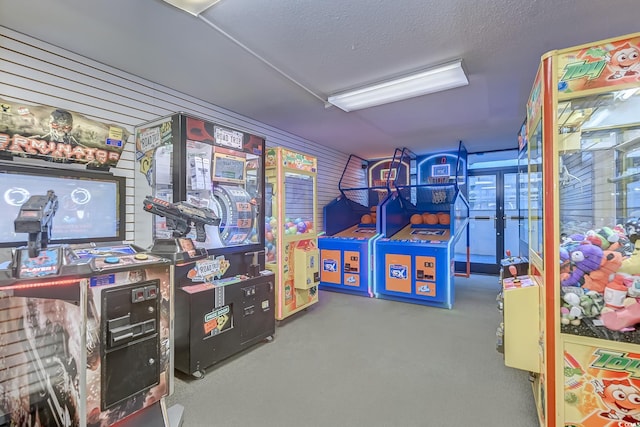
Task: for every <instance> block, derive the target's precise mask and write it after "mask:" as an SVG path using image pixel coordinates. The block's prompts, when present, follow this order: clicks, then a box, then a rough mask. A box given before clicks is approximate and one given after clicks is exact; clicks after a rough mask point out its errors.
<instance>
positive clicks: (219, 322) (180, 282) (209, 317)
mask: <svg viewBox="0 0 640 427" xmlns="http://www.w3.org/2000/svg"><path fill="white" fill-rule="evenodd" d="M136 150H137V158H138V161H139V164H140V172H141V173H142V174H144V176H145V177H146V182H145V181H144V180H141V179H138V180H137V181H138V182H137V187H138V189H139V190H140V191H137V193H136V194H139V195H141V196H142V195H146V196H148V195H149V194H150V195H151V196H150V197H147V199H146V200H142V199H141V198H140V200H139V202H140V204H139V206H142V207H144V206H146V205H148V204H149V203H150V201H151V202H153V204H155V206H156V208H158V209H160V210H161V211H163V212H164V213H165V216H164V217H163V216H162V215H154V216H153V217H152V218H153V221H152V223H151V221H149V222H150V223H151V224H148V225H149V226H151V227H149V226H147V227H145V224H140V225H139V226H137V227H136V238H137V239H138V240H137V241H138V242H144V241H145V240H147V241H148V240H149V238H150V237H151V236H153V239H154V240H155V241H156V244H155V245H154V250H157V251H158V253H160V254H162V255H163V256H169V257H171V258H172V259H175V260H176V262H177V265H176V273H175V283H176V291H175V294H176V297H175V304H176V310H175V311H176V318H175V348H176V355H175V367H176V369H178V370H179V371H181V372H184V373H186V374H189V375H193V376H195V377H196V378H200V377H202V376H203V375H204V373H205V369H206V368H207V367H209V366H211V365H213V364H215V363H217V362H219V361H221V360H222V359H224V358H226V357H229V356H231V355H233V354H235V353H237V352H239V351H242V350H244V349H246V348H248V347H249V346H251V345H253V344H255V343H257V342H260V341H263V340H271V339H272V338H273V335H274V332H275V313H274V310H275V300H274V293H275V286H274V275H273V273H271V272H270V271H268V270H266V269H265V256H264V247H265V244H264V206H265V205H264V170H265V169H264V155H265V151H264V150H265V145H264V138H261V137H258V136H255V135H251V134H249V133H247V132H241V131H238V130H236V129H232V128H229V127H227V126H222V125H218V124H215V123H211V122H207V121H205V120H202V119H199V118H195V117H189V116H186V115H184V114H174V115H172V116H170V117H165V118H161V119H158V120H157V121H154V122H151V123H147V124H143V125H141V126H139V127H138V128H136ZM138 176H140V175H138ZM183 202H184V203H186V204H187V205H188V206H191V207H192V208H188V206H186V205H185V206H183V208H184V207H186V208H187V211H188V212H187V213H190V214H194V213H195V212H194V210H193V208H201V209H205V210H206V211H207V212H209V213H208V214H207V216H210V217H211V218H210V219H214V221H212V222H207V223H204V224H202V226H201V227H198V226H196V227H194V228H193V229H191V230H189V231H188V232H186V234H185V233H183V232H184V231H185V230H184V227H183V228H182V230H178V233H176V228H175V225H176V223H175V221H174V220H171V215H169V216H166V214H167V212H168V211H167V209H168V208H170V207H171V206H173V207H175V204H179V203H183ZM163 203H164V206H163ZM182 210H184V209H182ZM215 218H217V219H215ZM188 222H189V221H188ZM161 240H164V242H160V241H161ZM167 240H168V242H167ZM191 244H193V247H191ZM171 247H173V248H174V249H171ZM171 251H174V252H175V254H176V255H175V256H170V255H169V254H170V252H171ZM203 254H205V255H206V256H204V257H203V256H202V255H203Z"/></svg>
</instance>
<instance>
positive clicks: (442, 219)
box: [438, 212, 451, 225]
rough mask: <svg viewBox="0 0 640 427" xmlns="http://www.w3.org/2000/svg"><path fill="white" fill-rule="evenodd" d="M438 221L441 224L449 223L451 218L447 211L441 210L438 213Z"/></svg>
mask: <svg viewBox="0 0 640 427" xmlns="http://www.w3.org/2000/svg"><path fill="white" fill-rule="evenodd" d="M438 222H439V223H440V224H442V225H449V223H450V222H451V218H450V216H449V214H448V213H444V212H441V213H439V214H438Z"/></svg>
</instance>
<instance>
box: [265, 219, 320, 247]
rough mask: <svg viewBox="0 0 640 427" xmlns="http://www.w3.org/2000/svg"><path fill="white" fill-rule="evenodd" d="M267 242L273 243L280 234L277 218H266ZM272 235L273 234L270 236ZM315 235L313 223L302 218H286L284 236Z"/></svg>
mask: <svg viewBox="0 0 640 427" xmlns="http://www.w3.org/2000/svg"><path fill="white" fill-rule="evenodd" d="M264 228H265V240H266V241H267V242H272V241H274V240H275V239H276V235H277V233H278V220H277V219H276V218H275V217H266V218H265V224H264ZM269 233H271V234H269ZM305 233H313V222H312V221H305V220H304V219H302V218H296V219H293V220H292V219H290V218H286V219H285V221H284V234H285V235H291V234H305Z"/></svg>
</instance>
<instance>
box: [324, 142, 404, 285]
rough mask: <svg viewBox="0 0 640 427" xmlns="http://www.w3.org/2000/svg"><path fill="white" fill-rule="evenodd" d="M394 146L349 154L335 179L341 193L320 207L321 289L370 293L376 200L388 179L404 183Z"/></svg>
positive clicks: (386, 189)
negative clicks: (379, 154) (385, 152)
mask: <svg viewBox="0 0 640 427" xmlns="http://www.w3.org/2000/svg"><path fill="white" fill-rule="evenodd" d="M396 155H397V156H399V155H400V150H398V149H396V150H395V153H394V156H393V157H392V158H387V159H378V160H365V159H363V158H361V157H358V156H356V155H354V154H352V155H350V156H349V159H348V160H347V164H346V166H345V168H344V170H343V171H342V176H341V177H340V181H339V184H338V189H339V190H340V196H338V197H337V198H336V199H334V200H333V201H331V202H330V203H329V204H328V205H326V206H325V207H324V231H325V234H324V235H320V236H319V237H318V246H319V248H320V289H322V290H328V291H337V292H344V293H348V294H353V295H360V296H367V297H373V296H374V293H373V276H372V271H373V266H374V261H373V244H374V242H375V241H376V240H377V239H378V238H379V237H380V216H378V212H377V210H378V208H379V206H380V205H381V204H382V203H383V202H384V201H385V200H386V199H387V198H388V197H389V196H390V194H391V191H392V189H391V182H392V181H396V182H400V183H403V184H408V183H409V175H408V168H402V169H401V171H403V173H406V174H405V175H403V176H395V175H394V174H395V173H396V171H397V169H398V168H397V167H396V162H397V159H396Z"/></svg>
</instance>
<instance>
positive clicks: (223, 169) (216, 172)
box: [213, 153, 246, 183]
mask: <svg viewBox="0 0 640 427" xmlns="http://www.w3.org/2000/svg"><path fill="white" fill-rule="evenodd" d="M245 162H246V160H245V159H244V158H243V157H238V156H233V155H229V154H220V153H215V154H214V157H213V179H214V180H217V181H227V182H234V183H244V167H245Z"/></svg>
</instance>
